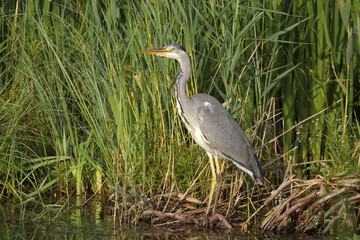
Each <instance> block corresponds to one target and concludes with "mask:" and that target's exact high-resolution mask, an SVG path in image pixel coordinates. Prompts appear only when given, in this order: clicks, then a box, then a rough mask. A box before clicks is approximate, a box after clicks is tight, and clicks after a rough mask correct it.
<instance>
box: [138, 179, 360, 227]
mask: <svg viewBox="0 0 360 240" xmlns="http://www.w3.org/2000/svg"><path fill="white" fill-rule="evenodd" d="M265 190H266V189H265V188H258V190H257V193H256V194H253V195H252V196H253V200H255V199H257V200H256V201H253V202H252V203H253V204H255V205H256V206H257V209H256V211H254V212H253V214H252V215H251V216H250V217H248V218H247V220H246V221H244V220H245V219H246V218H243V217H241V213H244V212H247V211H246V210H247V209H248V206H249V205H247V204H246V202H245V201H246V195H241V196H245V198H244V199H242V200H241V201H240V202H243V204H239V203H240V202H239V201H238V200H234V199H232V198H231V197H227V198H226V199H227V201H225V200H224V199H223V200H222V201H221V204H220V206H218V210H219V213H218V214H214V215H213V216H211V217H209V218H208V221H209V226H213V227H219V226H220V227H222V228H225V229H228V230H230V229H232V225H233V226H234V227H235V228H236V227H241V229H244V227H245V228H246V226H248V224H249V226H251V225H253V224H254V223H255V222H256V221H254V217H255V216H258V219H259V218H262V216H263V217H264V218H263V220H262V223H261V226H260V228H261V231H262V232H265V231H283V230H285V229H286V230H290V231H294V230H295V231H299V232H306V231H316V232H318V233H327V232H329V231H332V229H334V227H337V226H338V227H344V226H345V227H348V228H351V229H355V230H356V229H358V230H360V223H359V219H360V218H359V216H360V210H359V209H360V208H359V203H360V179H359V178H358V177H356V176H353V177H352V178H342V179H323V178H320V177H318V178H316V179H312V180H302V179H298V178H295V176H290V177H289V178H287V179H286V180H285V181H284V182H283V183H282V184H280V186H279V187H277V188H276V189H275V190H274V191H272V192H271V194H270V196H269V195H265V194H266V193H267V192H268V191H265ZM224 196H225V197H226V196H227V195H225V194H224ZM264 196H265V197H266V198H265V197H264ZM236 199H238V196H237V197H236ZM229 201H233V202H232V203H231V206H235V207H236V209H235V208H234V209H233V208H231V209H232V210H234V211H233V212H234V214H233V215H226V210H227V209H228V208H225V207H224V206H229V205H230V202H229ZM156 202H157V203H156ZM261 203H262V204H261ZM147 206H149V207H148V208H146V210H144V211H143V217H144V218H145V219H149V218H150V217H152V218H151V221H152V223H154V224H155V225H156V226H164V225H165V226H172V225H179V224H191V225H193V226H197V227H201V226H202V224H203V216H204V213H205V207H204V202H203V201H200V200H198V199H196V198H193V197H190V196H187V195H186V194H182V193H178V192H172V193H166V194H163V195H159V196H157V197H156V198H155V199H153V202H152V204H147ZM270 206H274V207H273V208H270ZM244 210H245V211H244ZM356 211H357V212H356ZM220 213H221V214H224V213H225V214H224V216H226V218H225V217H224V216H223V215H221V214H220ZM231 216H237V218H236V219H235V218H231ZM239 216H240V217H239ZM228 220H229V222H228ZM250 221H252V222H251V223H250ZM230 223H231V224H232V225H231V224H230ZM244 231H245V232H246V230H244Z"/></svg>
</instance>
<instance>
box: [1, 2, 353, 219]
mask: <svg viewBox="0 0 360 240" xmlns="http://www.w3.org/2000/svg"><path fill="white" fill-rule="evenodd" d="M0 2H1V5H0V28H1V30H0V38H1V42H0V85H1V88H0V133H1V134H0V200H4V199H7V198H15V199H17V200H18V201H19V202H25V201H31V200H36V201H38V200H41V199H42V198H43V197H44V196H49V195H50V194H51V195H52V196H54V194H56V195H57V196H66V197H68V196H76V195H82V196H84V195H85V194H87V196H91V195H93V194H102V196H104V197H105V198H109V196H110V195H111V196H114V197H112V198H111V199H112V200H114V203H115V205H118V207H119V209H120V213H123V214H127V210H128V208H129V207H128V206H127V204H126V203H127V202H128V201H137V200H138V199H139V196H146V197H153V196H155V195H157V194H161V193H168V192H172V191H177V190H178V189H179V190H180V191H181V192H185V191H186V189H187V188H188V186H189V185H190V184H191V183H192V182H193V180H194V179H195V178H196V177H197V176H198V175H199V174H200V173H201V172H202V170H203V169H204V168H205V170H204V171H203V172H202V174H201V175H200V177H199V179H198V180H197V182H202V181H205V180H208V179H210V178H211V175H210V171H209V168H208V167H207V156H206V154H205V152H204V151H203V150H202V149H201V148H200V147H199V146H197V145H196V144H195V142H194V141H193V140H192V139H191V137H190V136H189V134H188V132H187V131H186V129H185V127H184V125H183V124H182V123H181V120H180V118H179V117H178V116H177V113H176V104H175V99H174V89H173V86H172V82H173V80H174V79H175V75H176V72H177V71H178V65H177V63H176V62H175V61H173V60H168V59H161V58H157V57H149V56H144V55H142V54H140V51H141V50H146V49H151V48H155V47H162V46H165V45H166V44H169V43H172V42H178V43H181V44H182V45H183V46H184V47H185V48H186V49H187V51H188V53H189V55H190V57H191V61H192V69H193V72H192V76H191V80H190V81H189V82H188V90H189V93H190V95H192V94H195V93H197V92H203V93H210V94H211V95H213V96H214V97H216V98H217V99H218V100H219V101H220V102H225V103H226V105H227V107H228V110H229V111H230V112H231V113H232V114H233V115H234V117H235V118H236V120H237V121H238V122H239V123H240V126H242V128H243V129H244V130H246V131H245V132H246V134H247V135H248V137H249V139H250V141H252V143H253V146H254V148H257V153H258V154H259V156H261V163H262V165H266V164H268V166H267V167H266V168H265V177H266V178H267V179H268V180H269V181H270V182H271V183H272V184H274V185H275V184H278V183H280V182H281V181H282V180H283V179H284V177H285V175H286V174H288V170H289V171H291V172H292V173H295V174H297V175H298V176H299V177H301V178H313V177H315V176H316V175H321V176H323V177H325V178H326V177H333V176H344V175H347V174H359V164H360V162H359V160H358V159H359V145H360V144H359V143H360V142H359V139H360V123H359V122H358V115H359V111H358V110H359V103H360V101H359V94H358V92H359V87H360V86H359V80H360V72H359V70H360V66H359V65H360V54H359V49H360V10H359V9H360V2H359V1H357V0H355V1H350V0H338V1H334V0H333V1H325V0H320V1H249V0H244V1H239V0H238V1H215V0H211V1H182V0H177V1H168V0H161V1H151V0H145V1H131V0H129V1H115V0H107V1H96V0H92V1H84V0H77V1H70V0H66V1H55V0H53V1H48V0H43V1H36V0H28V1H20V0H16V1H13V0H11V1H10V0H1V1H0ZM339 100H340V101H339ZM298 123H301V124H298ZM325 160H326V161H325ZM328 160H331V161H328ZM308 162H313V163H311V164H303V163H308ZM290 163H291V164H298V165H296V167H292V168H288V165H289V164H290ZM300 163H301V164H303V165H301V164H300ZM225 165H226V166H228V169H226V173H225V176H226V175H227V174H229V175H230V174H231V173H235V172H236V171H235V169H234V168H233V166H232V165H231V164H228V163H225ZM241 174H243V173H241ZM244 176H245V175H244ZM208 184H209V183H207V184H204V185H202V186H201V187H199V188H198V189H197V190H196V188H193V190H194V191H190V192H189V194H191V195H193V196H194V197H197V198H199V199H201V200H203V199H204V198H205V197H206V194H207V193H208V191H209V188H208V186H209V185H208ZM246 187H248V185H244V187H243V188H244V189H245V190H246ZM195 190H196V191H195ZM134 199H136V200H134ZM248 201H249V200H248ZM248 205H249V206H252V202H251V201H249V202H248ZM251 208H252V207H251ZM135 213H136V211H135Z"/></svg>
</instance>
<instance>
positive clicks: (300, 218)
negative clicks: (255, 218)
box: [261, 176, 360, 233]
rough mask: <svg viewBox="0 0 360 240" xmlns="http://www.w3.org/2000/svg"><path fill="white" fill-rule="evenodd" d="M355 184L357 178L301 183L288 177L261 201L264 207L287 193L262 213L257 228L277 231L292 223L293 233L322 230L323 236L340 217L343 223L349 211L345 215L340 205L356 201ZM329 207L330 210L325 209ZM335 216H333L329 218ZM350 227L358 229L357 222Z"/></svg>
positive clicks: (358, 199)
mask: <svg viewBox="0 0 360 240" xmlns="http://www.w3.org/2000/svg"><path fill="white" fill-rule="evenodd" d="M359 183H360V180H359V179H358V178H353V179H347V180H339V181H326V180H324V179H322V178H318V179H313V180H301V179H297V178H294V176H291V177H289V178H288V179H287V180H286V181H284V182H283V183H282V184H281V185H280V186H279V187H278V188H277V189H276V190H275V191H273V192H272V194H271V195H270V196H269V197H268V198H267V199H266V200H265V202H264V205H265V206H267V205H269V204H270V202H272V201H273V200H274V199H275V198H277V197H281V196H282V194H283V192H284V191H285V190H286V191H288V192H289V193H288V194H284V195H286V196H287V197H286V198H285V199H283V200H281V201H280V203H278V204H277V205H276V206H275V207H274V208H273V209H271V210H270V211H269V212H268V213H267V214H266V216H267V217H266V218H265V219H264V220H263V222H262V224H261V229H262V231H263V232H264V231H268V230H277V231H281V230H284V229H285V228H287V227H289V225H290V223H294V222H296V230H297V231H310V230H315V229H323V230H322V231H321V233H327V232H328V231H329V230H330V229H331V228H332V227H333V226H334V223H335V222H336V220H338V219H340V218H344V219H343V220H345V221H343V223H344V224H347V222H346V220H347V219H346V218H347V216H346V214H348V213H349V212H347V213H345V212H344V210H341V206H342V205H343V204H344V203H345V202H346V203H347V204H351V203H355V202H360V193H359V189H360V184H359ZM289 189H290V190H289ZM330 202H331V203H330ZM330 205H331V206H332V207H330V208H329V206H330ZM348 207H349V205H348ZM348 210H350V209H348ZM335 213H336V214H337V216H335V217H333V215H334V214H335ZM339 214H340V215H339ZM353 224H354V226H353V227H354V229H356V228H359V227H360V224H359V223H357V224H358V227H356V226H355V224H356V223H355V221H353Z"/></svg>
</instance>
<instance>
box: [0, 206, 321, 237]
mask: <svg viewBox="0 0 360 240" xmlns="http://www.w3.org/2000/svg"><path fill="white" fill-rule="evenodd" d="M103 208H104V206H103V205H102V204H101V202H100V201H97V200H93V201H90V202H87V203H86V204H83V202H82V201H81V199H77V200H76V201H72V202H66V203H65V204H61V205H60V204H47V205H45V204H34V203H33V202H32V203H23V204H22V205H20V204H14V203H11V202H7V203H2V204H1V205H0V239H259V240H260V239H284V240H285V239H286V240H290V239H326V238H325V237H322V238H319V237H314V238H311V237H309V236H308V235H286V236H276V235H269V234H267V235H265V236H263V235H253V236H252V235H242V234H240V233H236V232H224V231H221V230H209V231H207V232H202V231H199V230H197V229H194V228H192V227H191V226H182V227H177V228H176V229H158V228H151V227H150V226H148V225H147V224H146V223H142V224H141V225H140V226H137V227H136V228H134V229H123V228H121V227H120V226H119V223H116V222H115V221H114V217H113V216H104V214H102V212H103V210H104V209H103Z"/></svg>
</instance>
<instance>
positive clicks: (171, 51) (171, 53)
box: [141, 43, 187, 60]
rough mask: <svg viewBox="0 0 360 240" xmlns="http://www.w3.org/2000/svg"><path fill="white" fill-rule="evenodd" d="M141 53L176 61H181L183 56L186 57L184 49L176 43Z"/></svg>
mask: <svg viewBox="0 0 360 240" xmlns="http://www.w3.org/2000/svg"><path fill="white" fill-rule="evenodd" d="M141 53H144V54H154V55H158V56H162V57H167V58H174V59H176V60H179V59H181V57H182V56H183V55H187V53H186V50H185V48H184V47H183V46H181V45H180V44H177V43H171V44H169V45H167V46H165V47H163V48H157V49H151V50H146V51H142V52H141Z"/></svg>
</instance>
